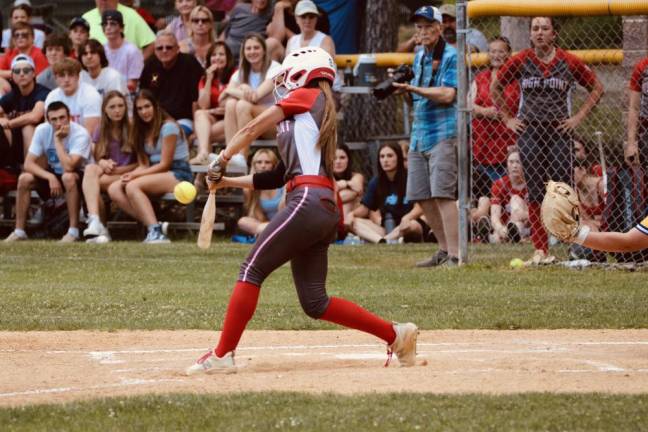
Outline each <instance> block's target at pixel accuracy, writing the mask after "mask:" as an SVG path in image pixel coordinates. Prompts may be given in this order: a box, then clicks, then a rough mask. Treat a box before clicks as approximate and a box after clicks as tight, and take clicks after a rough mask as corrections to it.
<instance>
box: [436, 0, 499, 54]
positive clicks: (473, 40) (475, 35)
mask: <svg viewBox="0 0 648 432" xmlns="http://www.w3.org/2000/svg"><path fill="white" fill-rule="evenodd" d="M439 10H440V11H441V17H442V18H443V22H442V24H443V38H444V39H445V40H446V42H448V43H449V44H451V45H453V46H456V43H457V8H456V6H455V5H454V4H444V5H442V6H441V7H440V8H439ZM466 44H467V45H468V47H469V48H470V51H473V52H483V53H485V52H488V40H487V39H486V36H484V34H483V33H482V32H480V31H479V30H477V29H474V28H471V29H469V31H468V33H467V35H466Z"/></svg>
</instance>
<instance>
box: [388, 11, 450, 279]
mask: <svg viewBox="0 0 648 432" xmlns="http://www.w3.org/2000/svg"><path fill="white" fill-rule="evenodd" d="M411 21H413V22H414V26H415V28H416V31H417V34H418V37H419V40H420V42H421V45H423V48H424V49H422V50H420V51H418V52H417V53H416V55H415V57H414V79H412V81H411V82H410V83H403V84H399V83H394V86H396V87H399V88H402V89H404V90H405V91H407V92H409V93H410V94H411V95H412V100H413V102H414V109H413V111H414V122H413V124H412V134H411V140H410V148H409V155H408V176H407V199H408V200H410V201H417V202H419V203H420V204H421V207H422V208H423V212H424V214H425V217H426V219H427V221H428V224H429V225H430V227H431V228H432V231H433V232H434V235H435V236H436V238H437V240H438V242H439V250H438V251H437V253H436V254H434V255H433V256H432V257H431V258H429V259H426V260H424V261H421V262H418V263H417V264H416V265H417V267H434V266H438V265H446V266H456V265H457V264H458V263H459V258H458V248H459V241H458V219H459V215H458V211H457V204H456V199H457V107H456V96H457V51H456V49H455V48H454V47H452V46H451V45H450V44H447V43H446V42H445V41H444V40H443V39H442V38H441V22H442V17H441V12H439V9H437V8H435V7H433V6H423V7H421V8H419V9H418V10H417V11H416V12H415V13H414V15H413V16H412V19H411Z"/></svg>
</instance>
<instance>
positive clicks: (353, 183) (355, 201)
mask: <svg viewBox="0 0 648 432" xmlns="http://www.w3.org/2000/svg"><path fill="white" fill-rule="evenodd" d="M333 176H334V177H335V182H336V184H337V192H338V196H339V197H340V199H341V200H342V209H343V210H344V217H345V219H346V217H347V215H348V214H349V213H350V212H351V211H353V210H355V208H356V207H357V206H358V205H359V200H360V197H361V196H362V193H363V191H364V176H363V175H362V174H360V173H358V172H353V171H351V150H349V146H347V145H346V144H344V143H339V144H338V147H337V150H335V161H334V163H333Z"/></svg>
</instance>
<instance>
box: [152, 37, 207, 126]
mask: <svg viewBox="0 0 648 432" xmlns="http://www.w3.org/2000/svg"><path fill="white" fill-rule="evenodd" d="M204 73H205V71H204V69H203V68H202V66H200V63H198V60H196V58H195V57H194V56H192V55H190V54H184V53H181V52H180V51H179V48H178V41H177V40H176V38H175V36H174V35H173V33H170V32H167V31H161V32H159V33H158V35H157V37H156V38H155V56H154V57H151V58H150V59H149V60H148V61H147V62H146V64H145V65H144V70H143V71H142V77H141V79H140V87H141V88H142V89H148V90H150V91H151V92H152V93H153V95H154V96H155V97H156V98H158V100H159V101H160V105H161V106H162V108H164V110H165V111H166V112H167V113H168V114H169V115H171V117H173V118H174V119H176V121H177V122H178V123H179V124H180V125H181V126H182V128H183V129H184V131H185V134H186V135H187V136H189V135H190V134H191V133H192V132H193V104H194V102H195V101H196V100H197V99H198V83H199V82H200V79H201V78H202V77H203V75H204Z"/></svg>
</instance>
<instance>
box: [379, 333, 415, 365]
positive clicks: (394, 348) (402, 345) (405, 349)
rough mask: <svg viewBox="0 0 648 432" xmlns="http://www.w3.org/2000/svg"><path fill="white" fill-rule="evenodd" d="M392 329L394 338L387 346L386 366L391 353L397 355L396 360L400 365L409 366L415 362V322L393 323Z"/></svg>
mask: <svg viewBox="0 0 648 432" xmlns="http://www.w3.org/2000/svg"><path fill="white" fill-rule="evenodd" d="M394 331H395V332H396V339H395V340H394V343H392V344H391V345H389V346H388V347H387V355H388V356H389V358H388V359H387V364H386V366H388V365H389V360H390V359H391V355H392V353H395V354H396V357H398V362H399V363H400V365H401V366H404V367H411V366H414V365H415V364H416V338H417V337H418V333H419V331H418V327H416V324H412V323H405V324H399V323H395V324H394Z"/></svg>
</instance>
